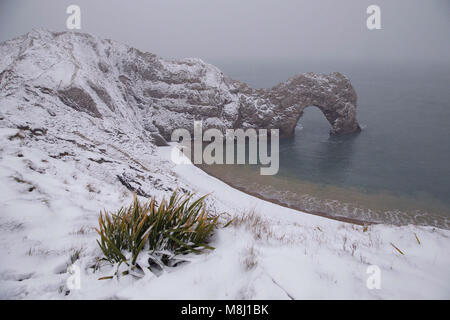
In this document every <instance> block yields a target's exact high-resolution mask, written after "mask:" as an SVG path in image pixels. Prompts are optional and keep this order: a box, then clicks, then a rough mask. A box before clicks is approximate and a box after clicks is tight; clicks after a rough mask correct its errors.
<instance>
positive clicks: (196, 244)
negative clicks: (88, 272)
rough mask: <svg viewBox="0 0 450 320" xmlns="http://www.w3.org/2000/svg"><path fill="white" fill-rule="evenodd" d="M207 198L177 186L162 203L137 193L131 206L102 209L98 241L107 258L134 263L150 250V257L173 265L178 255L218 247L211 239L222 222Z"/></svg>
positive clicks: (132, 264) (115, 261)
mask: <svg viewBox="0 0 450 320" xmlns="http://www.w3.org/2000/svg"><path fill="white" fill-rule="evenodd" d="M205 198H206V196H203V197H201V198H198V199H196V200H193V194H181V195H180V194H179V193H178V191H177V190H175V191H174V192H173V193H172V195H171V196H170V198H169V200H166V199H165V198H163V199H162V201H161V202H160V203H159V204H158V203H157V201H156V200H155V198H152V199H151V200H149V201H148V202H147V203H140V202H139V200H138V199H137V196H136V195H135V196H134V201H133V203H132V204H131V205H130V206H129V207H128V208H121V209H120V210H118V211H117V212H115V213H109V212H101V213H100V216H99V227H98V228H97V229H96V230H97V233H98V234H99V236H100V239H99V240H97V242H98V244H99V246H100V248H101V250H102V252H103V254H104V256H105V259H106V260H108V261H109V262H111V263H119V264H121V263H125V264H126V265H128V266H132V267H133V266H136V261H137V260H138V257H139V255H140V254H143V253H146V254H148V260H153V261H155V260H157V263H158V264H160V265H161V264H163V265H169V264H170V262H171V259H173V258H175V256H179V255H183V254H188V253H201V252H203V251H204V250H206V249H209V250H212V249H214V248H213V247H211V246H209V245H208V241H209V239H210V237H211V235H212V233H213V231H214V230H215V229H216V228H217V227H218V226H219V224H220V223H219V216H217V215H215V216H214V215H211V214H209V213H208V211H207V209H206V205H205V202H204V200H205ZM176 259H177V258H176ZM138 267H140V266H138Z"/></svg>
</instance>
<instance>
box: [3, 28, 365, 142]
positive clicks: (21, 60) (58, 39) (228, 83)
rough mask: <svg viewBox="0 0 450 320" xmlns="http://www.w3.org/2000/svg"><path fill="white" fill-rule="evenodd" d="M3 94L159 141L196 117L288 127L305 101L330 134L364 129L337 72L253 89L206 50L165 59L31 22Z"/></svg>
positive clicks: (208, 124) (220, 124)
mask: <svg viewBox="0 0 450 320" xmlns="http://www.w3.org/2000/svg"><path fill="white" fill-rule="evenodd" d="M0 94H1V96H0V97H3V98H5V97H11V96H14V97H22V98H23V100H24V104H26V105H29V106H40V107H42V108H44V109H46V110H47V111H48V113H49V114H50V115H52V116H57V115H58V114H61V113H64V114H67V113H70V114H73V113H77V114H78V115H77V117H82V118H86V119H89V120H86V121H90V122H91V123H102V125H104V122H105V119H110V121H111V122H114V123H116V124H117V125H118V126H125V127H126V126H130V125H132V126H133V127H134V129H135V130H137V132H140V133H139V135H140V136H141V137H147V138H148V140H149V141H152V142H155V143H156V144H161V143H164V142H162V141H161V139H160V138H161V137H164V138H165V139H170V136H171V134H172V132H173V130H175V129H178V128H185V129H188V130H191V131H192V130H193V122H194V120H203V126H204V128H205V129H207V128H218V129H220V130H222V131H223V130H225V129H227V128H243V129H247V128H256V129H258V128H267V129H275V128H276V129H280V133H281V136H290V135H293V134H294V129H295V126H296V124H297V122H298V120H299V118H300V117H301V116H302V114H303V110H304V108H306V107H307V106H316V107H318V108H319V109H320V110H321V111H322V112H323V113H324V115H325V117H326V118H327V120H328V121H329V122H330V124H331V133H332V134H342V133H351V132H356V131H359V130H360V129H359V126H358V122H357V120H356V101H357V96H356V93H355V91H354V89H353V87H352V85H351V84H350V81H349V80H348V79H347V78H346V77H345V76H343V75H341V74H339V73H332V74H330V75H318V74H311V73H307V74H302V75H298V76H294V77H292V78H291V79H289V80H287V81H285V82H283V83H280V84H278V85H276V86H275V87H273V88H271V89H253V88H250V87H249V86H248V85H246V84H245V83H242V82H240V81H235V80H233V79H231V78H229V77H227V76H226V75H224V74H223V73H222V72H221V71H220V70H219V69H218V68H216V67H214V66H212V65H210V64H207V63H205V62H203V61H202V60H200V59H182V60H177V61H169V60H165V59H162V58H160V57H158V56H156V55H154V54H151V53H144V52H141V51H139V50H137V49H134V48H131V47H128V46H125V45H123V44H120V43H117V42H114V41H111V40H103V39H99V38H97V37H94V36H91V35H88V34H83V33H76V32H49V31H46V30H33V31H32V32H30V33H28V34H26V35H24V36H21V37H19V38H16V39H13V40H9V41H6V42H4V43H2V44H0ZM118 130H119V129H118ZM119 131H123V130H119ZM155 137H157V138H156V140H158V141H156V140H155Z"/></svg>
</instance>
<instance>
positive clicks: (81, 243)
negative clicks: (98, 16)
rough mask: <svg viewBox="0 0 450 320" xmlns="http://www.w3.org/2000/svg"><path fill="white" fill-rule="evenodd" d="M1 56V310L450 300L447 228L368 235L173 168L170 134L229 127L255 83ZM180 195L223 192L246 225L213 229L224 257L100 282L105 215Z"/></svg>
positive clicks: (139, 63) (133, 66) (179, 65)
mask: <svg viewBox="0 0 450 320" xmlns="http://www.w3.org/2000/svg"><path fill="white" fill-rule="evenodd" d="M0 57H1V58H0V141H1V144H0V297H1V298H8V299H15V298H25V299H38V298H39V299H42V298H44V299H46V298H51V299H80V298H101V299H110V298H120V299H130V298H131V299H133V298H155V299H169V298H172V299H173V298H175V299H178V298H194V299H195V298H204V299H239V298H244V299H271V298H273V299H304V298H339V299H340V298H356V299H366V298H367V299H378V298H447V299H448V298H450V274H449V272H448V267H449V266H450V255H449V254H448V252H449V247H450V239H449V237H450V231H448V230H440V229H436V228H431V227H415V226H405V227H393V226H385V225H376V226H369V227H368V228H367V230H366V229H365V228H363V227H362V226H356V225H352V224H347V223H342V222H338V221H334V220H327V219H324V218H321V217H317V216H312V215H308V214H304V213H300V212H298V211H294V210H291V209H287V208H283V207H280V206H277V205H275V204H271V203H268V202H266V201H263V200H260V199H257V198H254V197H252V196H249V195H246V194H243V193H242V192H240V191H237V190H235V189H232V188H231V187H229V186H227V185H226V184H224V183H222V182H220V181H218V180H217V179H215V178H212V177H210V176H208V175H206V174H205V173H204V172H202V171H201V170H200V169H198V168H196V167H194V166H193V165H191V164H183V165H181V164H180V165H176V164H174V163H173V162H171V161H170V154H171V152H172V148H173V146H172V145H171V146H157V144H158V145H159V144H160V143H157V141H159V139H160V138H161V137H160V135H163V136H165V135H166V134H167V132H170V130H172V129H173V128H174V127H178V126H183V125H186V126H190V125H192V119H193V116H194V115H193V113H194V114H195V115H196V116H199V117H200V118H202V117H203V119H204V120H205V121H210V122H209V123H210V124H211V125H214V126H232V125H234V121H236V118H237V117H238V112H237V111H236V110H237V109H239V108H241V107H242V105H241V103H242V99H243V97H244V94H245V93H244V92H245V91H246V90H247V91H248V90H250V91H251V89H249V88H247V89H245V90H244V89H242V90H243V91H242V92H243V93H242V95H238V94H235V93H233V92H234V91H233V90H236V88H237V87H241V86H244V87H245V85H244V84H240V83H238V82H236V81H233V80H230V79H228V78H227V77H225V76H224V75H223V74H222V73H221V72H220V70H218V69H217V68H215V67H213V66H211V65H208V64H205V63H203V62H201V61H200V60H196V59H186V60H182V61H179V62H168V61H165V60H163V59H161V58H158V57H156V56H154V55H152V54H148V53H142V52H139V51H138V50H136V49H132V48H129V47H126V46H124V45H121V44H118V43H115V42H113V41H109V40H100V39H97V38H95V37H92V36H87V35H83V34H72V33H61V34H56V33H51V32H48V31H43V30H35V31H33V32H31V33H29V34H27V35H25V36H22V37H19V38H17V39H14V40H10V41H7V42H5V43H2V44H0ZM149 66H151V67H149ZM99 70H100V72H99ZM133 77H139V81H137V80H136V79H133ZM336 77H337V76H336ZM337 78H339V77H337ZM341 80H342V79H341ZM341 80H339V81H341ZM290 81H291V82H292V80H290ZM318 81H323V79H319V80H318ZM336 81H338V80H336ZM342 81H344V80H342ZM291 82H289V83H291ZM137 83H140V84H142V86H140V87H139V86H137V85H136V84H137ZM339 83H340V82H339ZM347 89H348V88H347ZM283 90H290V89H289V88H286V87H283ZM348 90H349V89H348ZM349 92H350V90H349ZM162 93H163V95H161V94H162ZM272 93H273V92H272ZM252 95H253V91H252V93H251V94H250V95H248V96H245V99H247V100H246V101H247V102H248V103H249V99H250V100H251V99H252ZM272 98H273V97H272ZM146 99H148V100H146ZM180 101H183V103H180ZM189 101H190V102H189ZM239 101H240V102H239ZM256 101H257V100H255V101H253V102H254V104H255V105H257V102H256ZM253 102H252V103H253ZM346 103H347V102H346ZM217 106H221V108H220V110H219V111H217ZM347 107H348V103H347ZM180 108H186V109H184V110H182V111H180ZM217 112H219V113H217ZM218 114H220V116H216V115H218ZM189 115H191V116H192V117H189ZM177 187H178V188H179V189H181V190H184V191H195V192H197V193H198V194H201V195H203V194H206V193H209V192H211V193H212V194H211V196H210V197H209V198H208V205H209V207H210V209H211V210H212V211H214V212H217V213H221V212H227V213H228V214H229V215H230V216H242V215H244V216H243V217H242V219H241V220H238V221H240V223H238V224H235V225H233V226H230V227H228V228H225V229H220V230H218V231H217V233H216V235H215V237H214V239H213V243H212V245H213V246H214V247H216V250H214V251H212V252H209V253H206V254H204V255H192V256H190V257H189V259H190V260H191V262H190V263H188V264H184V265H181V266H179V267H175V268H167V269H165V270H164V272H163V273H162V274H158V275H154V274H150V275H147V276H146V277H145V278H143V279H137V278H133V277H131V276H128V277H127V276H124V277H120V278H119V279H113V280H98V279H99V278H101V277H104V276H109V275H111V274H112V272H113V270H112V268H111V266H109V265H108V264H105V263H98V258H99V257H101V255H102V253H101V251H100V248H99V247H98V245H97V243H96V239H97V238H98V235H97V234H96V232H95V230H94V229H93V228H94V227H96V226H97V224H98V215H99V212H100V210H102V209H108V210H116V209H118V208H120V207H121V206H124V205H128V204H129V203H130V202H131V200H132V191H135V192H136V193H137V194H138V195H139V196H140V198H141V199H142V200H145V199H146V198H147V197H148V196H156V197H157V198H161V197H163V196H168V195H170V193H171V192H172V191H173V190H174V189H175V188H177ZM72 264H75V265H76V266H78V267H79V268H80V270H81V279H80V280H81V287H80V289H78V290H70V289H69V288H68V287H67V284H66V281H67V279H68V278H69V277H70V273H69V272H68V266H70V265H72ZM370 265H376V266H378V267H379V268H380V270H381V289H373V290H369V289H368V287H367V286H366V281H367V278H368V277H369V276H370V274H367V268H368V266H370Z"/></svg>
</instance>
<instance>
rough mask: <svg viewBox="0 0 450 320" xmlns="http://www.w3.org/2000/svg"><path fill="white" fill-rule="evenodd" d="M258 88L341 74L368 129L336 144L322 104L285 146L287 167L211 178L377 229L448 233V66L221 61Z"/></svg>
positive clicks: (225, 168)
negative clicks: (303, 76) (408, 227)
mask: <svg viewBox="0 0 450 320" xmlns="http://www.w3.org/2000/svg"><path fill="white" fill-rule="evenodd" d="M216 64H217V65H219V67H221V68H222V70H224V72H225V73H227V74H228V75H230V76H231V77H233V78H235V79H238V80H242V81H245V82H247V83H249V84H250V85H251V86H253V87H259V88H261V87H271V86H273V85H275V84H276V83H278V82H280V81H283V80H286V79H287V78H289V77H290V76H292V75H294V74H296V73H301V72H307V71H313V72H331V71H340V72H342V73H344V74H346V75H347V76H348V77H349V78H350V80H351V82H352V84H353V86H354V87H355V90H356V92H357V94H358V109H357V114H358V120H359V123H360V125H361V127H362V129H363V130H362V132H361V133H359V134H352V135H346V136H338V137H335V136H333V137H331V136H329V134H328V132H329V129H330V125H329V123H328V122H327V121H326V119H325V117H324V116H323V114H322V113H321V112H320V111H319V109H317V108H315V107H313V106H312V107H309V108H307V109H306V111H305V114H304V116H303V117H302V118H301V119H300V121H299V123H298V125H297V129H296V132H295V137H293V138H289V139H285V140H282V141H281V142H280V170H279V173H278V174H277V175H276V176H260V175H259V168H258V167H257V166H250V165H239V166H237V165H211V166H208V167H207V168H205V170H207V171H208V172H210V173H212V174H214V175H216V176H217V177H219V178H221V179H223V180H225V181H226V182H228V183H230V184H232V185H234V186H236V187H239V188H241V189H243V190H247V191H249V192H253V193H256V194H258V195H260V196H262V197H264V198H267V199H272V200H276V201H278V202H281V203H283V204H285V205H288V206H290V207H293V208H297V209H303V210H309V211H319V212H323V213H326V214H328V215H333V216H341V217H342V216H343V217H350V218H356V219H361V220H369V221H374V222H384V223H392V224H397V225H402V224H409V223H414V224H419V225H432V226H438V227H443V228H449V227H450V223H449V222H450V68H449V67H442V66H427V67H425V66H398V65H387V64H384V65H383V64H378V65H376V66H374V65H370V64H361V65H355V64H349V63H347V64H346V63H336V64H333V63H329V64H325V63H320V64H315V65H312V64H310V65H303V64H302V63H301V62H289V63H248V62H246V63H243V62H238V63H236V62H234V63H220V62H219V63H217V62H216Z"/></svg>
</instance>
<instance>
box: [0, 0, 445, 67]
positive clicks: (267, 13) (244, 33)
mask: <svg viewBox="0 0 450 320" xmlns="http://www.w3.org/2000/svg"><path fill="white" fill-rule="evenodd" d="M70 4H77V5H79V6H80V7H81V15H82V17H81V19H82V26H81V30H80V31H81V32H88V33H92V34H96V35H98V36H100V37H105V38H110V39H114V40H117V41H120V42H123V43H126V44H128V45H131V46H134V47H136V48H138V49H141V50H143V51H149V52H153V53H156V54H158V55H160V56H162V57H165V58H183V57H200V58H202V59H204V60H206V61H219V60H229V61H232V60H234V59H254V60H269V59H270V60H280V59H297V60H305V61H322V60H323V61H325V60H327V61H333V60H345V61H353V60H355V61H360V62H367V63H370V62H371V61H391V62H411V63H424V62H432V63H435V64H445V65H450V1H449V0H429V1H422V0H383V1H381V0H369V1H367V0H345V1H336V0H315V1H312V0H311V1H304V0H147V1H143V0H141V1H139V0H135V1H131V0H129V1H121V0H70V1H66V0H58V1H56V0H39V1H36V0H0V41H4V40H8V39H11V38H13V37H16V36H19V35H21V34H25V33H27V32H28V31H30V30H31V29H32V28H36V27H43V28H46V29H49V30H53V31H61V30H66V26H65V23H66V19H67V16H68V15H67V14H66V8H67V6H68V5H70ZM370 4H377V5H379V6H380V7H381V24H382V30H373V31H370V30H368V29H367V28H366V19H367V16H368V15H367V14H366V8H367V7H368V6H369V5H370Z"/></svg>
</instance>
